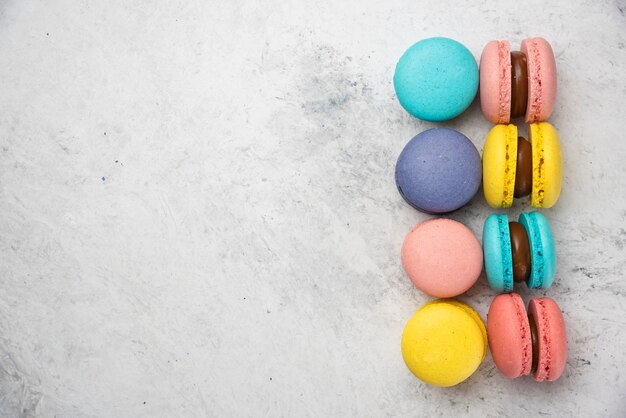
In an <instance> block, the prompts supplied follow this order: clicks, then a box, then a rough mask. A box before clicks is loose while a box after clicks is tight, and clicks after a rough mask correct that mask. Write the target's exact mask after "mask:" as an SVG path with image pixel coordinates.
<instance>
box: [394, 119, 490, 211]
mask: <svg viewBox="0 0 626 418" xmlns="http://www.w3.org/2000/svg"><path fill="white" fill-rule="evenodd" d="M481 177H482V164H481V160H480V154H479V153H478V150H477V149H476V147H475V146H474V144H473V143H472V141H470V140H469V139H468V138H467V137H466V136H465V135H463V134H461V133H460V132H457V131H455V130H453V129H448V128H434V129H429V130H427V131H424V132H422V133H420V134H418V135H416V136H415V137H414V138H413V139H411V140H410V141H409V143H408V144H407V145H406V146H405V147H404V149H403V150H402V152H401V153H400V156H399V157H398V162H397V163H396V185H397V186H398V191H399V192H400V194H401V195H402V197H403V198H404V200H406V201H407V203H409V204H410V205H411V206H413V207H414V208H416V209H417V210H420V211H423V212H427V213H446V212H452V211H454V210H457V209H458V208H460V207H461V206H464V205H465V204H467V203H468V202H469V201H470V200H471V199H472V198H473V197H474V195H475V194H476V192H477V191H478V188H479V187H480V179H481Z"/></svg>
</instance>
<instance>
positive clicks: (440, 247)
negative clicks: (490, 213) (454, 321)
mask: <svg viewBox="0 0 626 418" xmlns="http://www.w3.org/2000/svg"><path fill="white" fill-rule="evenodd" d="M482 265H483V251H482V248H481V246H480V243H479V242H478V240H477V239H476V237H475V236H474V234H473V233H472V231H470V229H469V228H468V227H466V226H465V225H463V224H462V223H460V222H457V221H453V220H452V219H445V218H438V219H431V220H428V221H425V222H422V223H419V224H417V225H416V226H414V227H413V228H412V229H411V231H409V233H408V234H407V235H406V237H405V238H404V243H403V244H402V266H403V267H404V271H406V274H407V275H408V276H409V279H411V281H412V282H413V284H414V285H415V287H417V288H418V289H420V290H421V291H422V292H424V293H426V294H428V295H430V296H433V297H437V298H450V297H453V296H458V295H460V294H461V293H463V292H465V291H466V290H468V289H469V288H470V287H472V285H473V284H474V283H476V280H478V277H479V276H480V273H481V271H482Z"/></svg>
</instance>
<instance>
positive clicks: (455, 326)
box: [401, 299, 487, 386]
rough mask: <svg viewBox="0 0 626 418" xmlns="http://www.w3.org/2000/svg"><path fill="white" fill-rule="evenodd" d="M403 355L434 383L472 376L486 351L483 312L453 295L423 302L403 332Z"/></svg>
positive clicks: (420, 375)
mask: <svg viewBox="0 0 626 418" xmlns="http://www.w3.org/2000/svg"><path fill="white" fill-rule="evenodd" d="M401 344H402V357H403V358H404V362H405V363H406V365H407V367H408V368H409V370H410V371H411V372H412V373H413V374H414V375H415V376H416V377H418V378H419V379H421V380H422V381H424V382H426V383H429V384H431V385H435V386H453V385H456V384H458V383H461V382H462V381H464V380H465V379H467V378H468V377H470V376H471V375H472V374H473V373H474V372H475V371H476V369H478V366H480V363H481V362H482V360H483V359H484V357H485V354H486V353H487V334H486V331H485V325H484V323H483V321H482V320H481V319H480V316H479V315H478V313H477V312H476V311H474V310H473V309H472V308H471V307H469V306H468V305H466V304H464V303H461V302H457V301H455V300H450V299H442V300H435V301H432V302H429V303H427V304H425V305H423V306H422V307H421V308H420V309H418V310H417V312H415V314H414V315H413V317H412V318H411V319H409V321H408V322H407V324H406V327H405V328H404V332H403V333H402V343H401Z"/></svg>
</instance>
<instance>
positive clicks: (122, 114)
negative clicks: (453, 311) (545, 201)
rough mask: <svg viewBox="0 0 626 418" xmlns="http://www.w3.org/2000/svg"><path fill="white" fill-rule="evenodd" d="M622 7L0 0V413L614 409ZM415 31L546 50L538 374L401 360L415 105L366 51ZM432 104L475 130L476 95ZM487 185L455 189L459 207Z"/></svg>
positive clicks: (618, 408) (577, 412)
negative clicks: (551, 67) (549, 149)
mask: <svg viewBox="0 0 626 418" xmlns="http://www.w3.org/2000/svg"><path fill="white" fill-rule="evenodd" d="M543 3H546V4H543ZM625 28H626V3H624V1H623V0H618V1H598V2H596V1H590V0H588V1H584V2H580V3H578V4H574V2H564V1H563V2H551V3H550V4H547V2H539V1H523V2H522V1H497V2H496V1H489V2H486V3H483V4H482V5H478V3H475V2H462V3H461V2H455V3H452V2H445V1H432V2H426V1H420V2H418V1H389V2H374V1H360V0H359V1H357V0H350V1H345V2H336V1H330V0H320V1H317V2H304V1H286V0H281V1H265V2H253V1H232V2H231V1H229V2H226V1H220V2H218V1H209V2H205V1H191V0H189V1H180V2H166V1H157V2H153V1H133V2H122V1H111V2H96V1H69V0H68V1H59V0H55V1H50V2H41V1H16V0H5V1H3V2H2V3H0V211H1V213H2V216H1V217H0V412H1V413H0V415H2V416H7V417H20V416H23V417H55V416H56V417H170V416H186V417H196V416H452V415H455V414H458V415H461V414H467V415H471V416H487V417H491V416H494V417H495V416H510V417H515V416H538V415H541V416H543V415H546V416H623V415H624V408H626V401H624V400H623V395H624V393H626V377H625V375H624V372H625V371H626V370H624V367H625V364H626V354H625V350H624V348H625V347H626V308H625V307H624V305H625V302H626V298H625V295H626V285H625V281H624V278H623V277H624V273H623V272H624V271H625V270H626V256H625V252H624V246H625V245H626V231H625V228H626V227H625V226H624V224H625V221H626V207H625V202H626V199H625V198H624V186H625V178H626V169H625V167H626V165H625V164H624V161H626V141H624V139H623V137H624V122H625V121H626V117H625V116H624V109H625V108H626V79H625V78H624V68H626V49H625V45H626V31H625ZM435 35H444V36H449V37H452V38H455V39H458V40H460V41H461V42H463V43H464V44H465V45H466V46H467V47H468V48H469V49H470V50H471V51H472V53H473V54H474V55H475V56H476V57H477V58H478V57H479V54H480V51H481V49H482V47H483V45H484V44H485V43H486V42H487V41H489V40H491V39H493V38H508V39H510V40H511V42H512V43H513V44H514V45H518V44H519V41H521V39H522V38H523V37H525V36H530V35H532V36H544V37H546V38H547V39H549V40H550V41H551V43H552V45H553V48H554V51H555V53H556V56H557V65H558V71H559V73H558V77H559V83H560V84H559V93H558V104H557V106H556V109H555V112H554V116H553V117H552V118H551V120H550V121H551V122H552V123H553V124H554V125H555V126H556V127H557V129H558V130H559V132H560V134H561V138H562V145H563V153H564V164H565V166H564V188H563V193H562V195H561V199H560V201H559V202H558V204H557V206H556V207H555V208H553V209H551V210H546V211H544V213H545V214H546V215H547V216H548V217H549V219H550V221H551V222H552V226H553V229H554V234H555V236H556V240H557V252H558V262H559V265H558V272H557V279H556V283H555V285H554V286H553V288H551V289H549V290H548V291H547V292H545V294H547V295H549V296H551V297H553V298H554V299H555V300H557V301H558V303H559V304H560V306H561V307H562V309H563V312H564V316H565V321H566V324H567V326H568V341H569V361H568V365H567V369H566V371H565V374H564V376H563V377H562V379H561V380H559V381H558V382H556V383H552V384H537V383H535V382H534V381H533V380H532V379H529V378H521V379H518V380H514V381H511V380H507V379H506V378H504V377H503V376H501V375H500V374H499V373H498V371H497V370H496V369H495V367H494V364H493V361H492V359H491V357H490V356H489V355H488V356H487V357H486V359H485V361H484V363H483V365H482V366H481V367H480V369H479V370H478V372H477V373H476V374H475V375H474V376H472V378H470V379H469V380H468V381H466V382H465V383H463V384H461V385H459V386H457V387H454V388H450V389H440V388H433V387H428V386H425V385H423V384H422V383H420V382H419V381H418V380H416V379H415V378H414V377H413V376H412V375H411V374H410V373H409V372H408V370H407V369H406V367H405V366H404V364H403V361H402V357H401V355H400V348H399V344H400V335H401V332H402V329H403V327H404V323H405V321H406V320H407V319H408V318H409V317H410V316H411V315H412V313H413V311H414V310H415V309H416V308H417V307H418V306H419V305H421V304H422V303H423V302H425V301H426V300H427V299H428V298H427V297H426V296H425V295H423V294H421V293H420V292H419V291H417V290H415V289H414V288H413V287H412V285H411V284H410V282H409V281H408V279H407V278H406V277H405V276H404V273H403V271H402V268H401V266H400V261H399V251H400V246H401V243H402V239H403V237H404V234H405V233H406V232H407V231H408V230H409V228H410V227H411V226H412V225H413V224H415V223H417V222H419V221H421V220H423V219H426V218H427V216H426V215H423V214H420V213H418V212H416V211H415V210H413V209H411V208H410V207H409V206H408V205H406V204H405V203H404V202H403V201H402V199H401V198H400V196H399V194H398V193H397V191H396V190H395V185H394V181H393V169H394V163H395V160H396V158H397V156H398V154H399V152H400V150H401V149H402V147H403V146H404V144H405V143H406V142H407V141H408V140H409V139H410V138H411V137H412V136H413V135H415V134H417V133H418V132H420V131H422V130H424V129H426V128H428V127H430V126H433V125H432V124H427V123H422V122H420V121H418V120H415V119H412V118H411V117H409V116H408V115H407V114H406V113H405V112H404V111H403V110H402V109H401V108H400V106H399V105H398V103H397V101H396V100H395V97H394V92H393V87H392V84H391V79H392V74H393V69H394V65H395V62H396V60H397V59H398V58H399V57H400V55H401V54H402V52H403V51H404V50H405V49H406V48H407V47H408V46H409V45H411V44H412V43H413V42H415V41H417V40H419V39H421V38H424V37H428V36H435ZM445 126H449V127H453V128H456V129H458V130H460V131H461V132H463V133H465V134H466V135H467V136H469V137H470V138H471V139H472V140H473V141H474V143H475V144H476V146H477V147H478V148H479V149H482V144H483V140H484V136H485V134H486V133H487V131H488V130H489V128H490V125H489V123H488V122H487V121H486V120H485V119H484V118H483V117H482V114H481V112H480V109H479V107H478V105H477V103H474V104H473V105H472V107H471V108H470V109H469V110H468V111H467V112H465V113H464V114H463V115H462V116H461V117H459V118H458V119H456V120H454V121H452V122H450V123H447V124H445ZM527 208H528V206H527V205H523V204H520V203H518V204H517V205H516V206H515V207H514V209H513V210H511V211H509V213H510V214H511V215H512V216H517V214H518V213H519V212H520V211H521V210H524V209H527ZM490 212H491V210H490V209H489V208H488V207H487V206H486V204H485V202H484V199H483V198H482V196H478V197H476V198H475V199H474V201H473V202H472V204H471V205H470V206H468V207H466V208H464V209H462V210H460V211H459V212H457V213H455V214H453V215H452V217H453V218H454V219H457V220H461V221H463V222H464V223H466V224H467V225H468V226H469V227H470V228H471V229H472V230H473V231H474V232H475V233H476V234H477V235H480V233H481V228H482V222H483V220H484V218H485V217H486V216H487V214H489V213H490ZM521 293H522V295H523V297H524V298H525V299H526V300H528V298H529V297H530V296H531V295H538V294H543V293H542V292H530V291H527V290H526V291H525V290H523V289H522V292H521ZM492 297H493V294H492V293H491V291H490V290H489V289H488V287H487V285H486V283H485V281H484V278H482V279H481V280H480V282H479V283H478V284H477V285H476V286H475V287H474V288H472V289H471V290H470V291H469V292H468V294H466V295H464V296H463V297H461V299H462V300H464V301H467V302H469V303H470V304H471V305H472V306H474V307H475V308H476V309H477V310H478V311H479V312H480V313H481V315H482V316H483V318H484V317H485V314H486V311H487V308H488V305H489V302H490V300H491V299H492Z"/></svg>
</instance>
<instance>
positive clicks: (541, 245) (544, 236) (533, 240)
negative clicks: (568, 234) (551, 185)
mask: <svg viewBox="0 0 626 418" xmlns="http://www.w3.org/2000/svg"><path fill="white" fill-rule="evenodd" d="M519 222H520V223H521V224H522V225H523V226H524V228H525V229H526V233H527V235H528V241H529V243H530V264H531V269H530V277H529V278H528V279H527V280H526V285H527V286H528V288H529V289H547V288H549V287H550V286H552V283H553V282H554V275H555V274H556V252H555V250H554V239H553V238H552V230H551V229H550V224H549V223H548V220H547V219H546V217H545V216H543V215H542V214H541V213H539V212H527V213H522V214H521V215H520V216H519Z"/></svg>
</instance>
